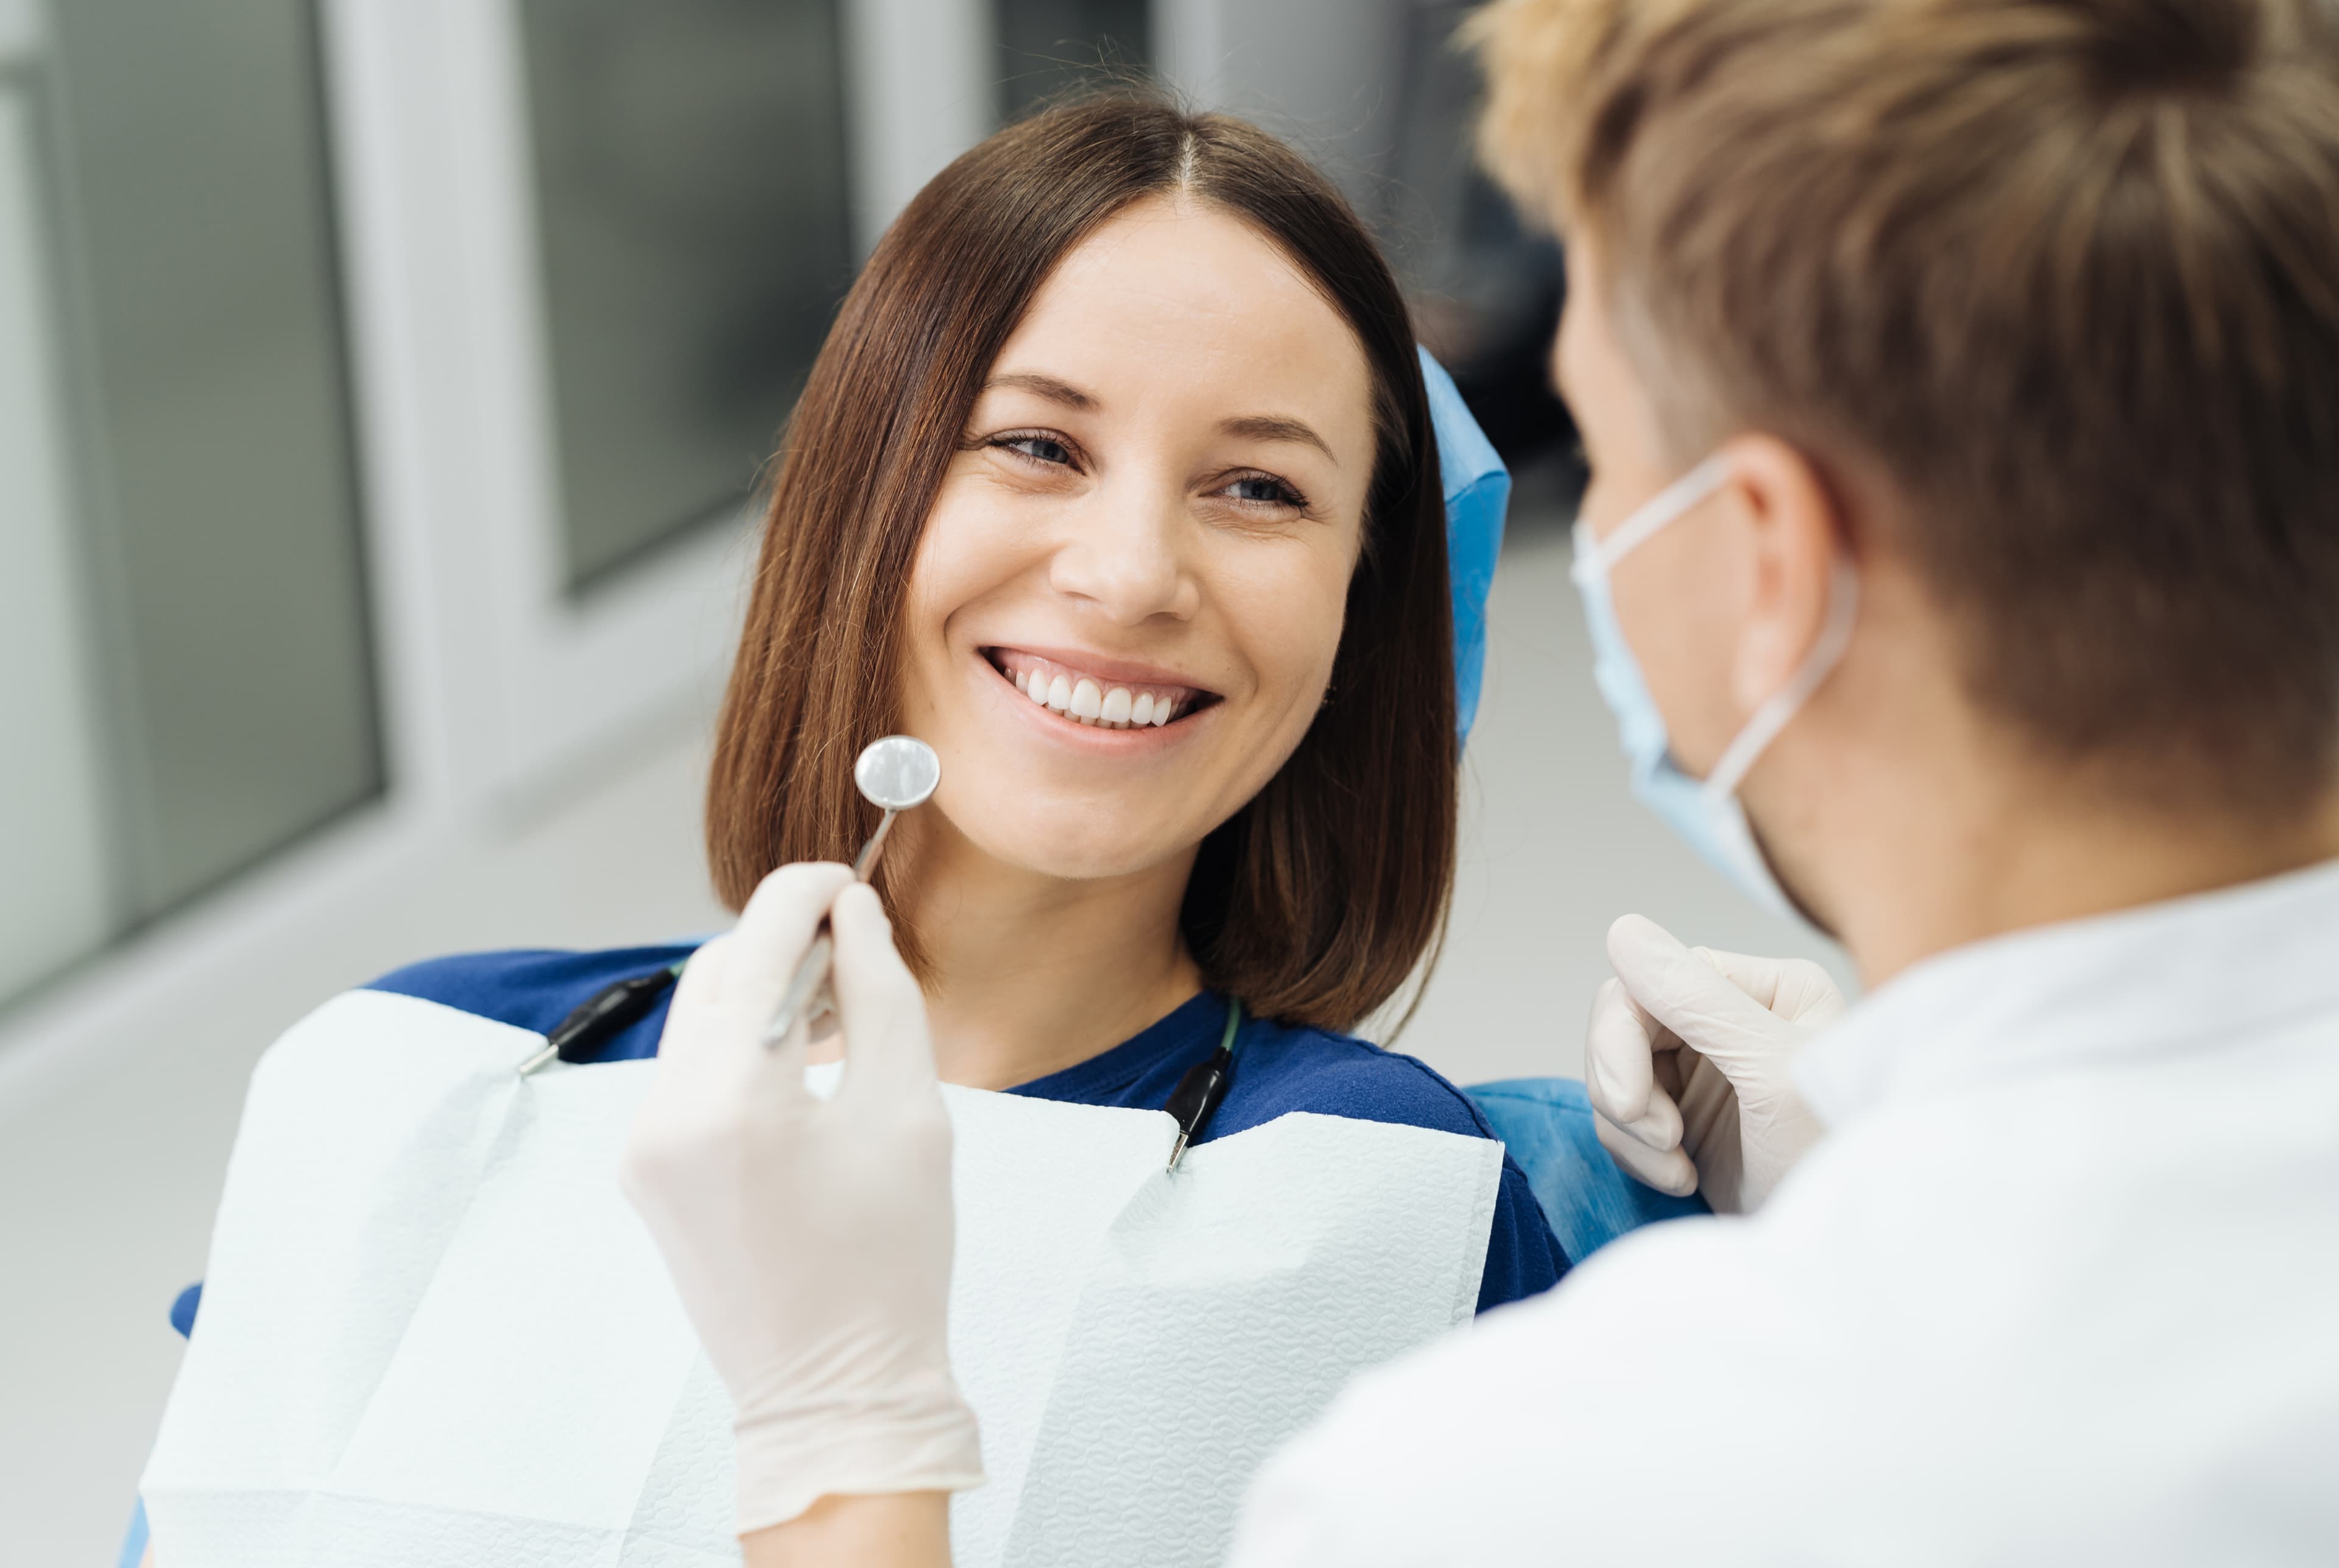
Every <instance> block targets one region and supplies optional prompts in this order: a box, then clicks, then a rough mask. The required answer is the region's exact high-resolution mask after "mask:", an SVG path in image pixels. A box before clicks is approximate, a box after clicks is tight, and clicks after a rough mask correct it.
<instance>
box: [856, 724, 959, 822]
mask: <svg viewBox="0 0 2339 1568" xmlns="http://www.w3.org/2000/svg"><path fill="white" fill-rule="evenodd" d="M853 782H854V784H859V785H860V786H861V796H862V798H863V799H864V800H865V801H867V802H868V803H869V804H872V805H873V806H880V807H883V809H884V810H886V811H908V810H909V809H910V808H911V807H912V806H920V805H923V804H926V797H928V796H929V795H931V794H933V793H934V786H935V785H936V784H940V783H942V782H943V759H942V758H940V757H938V756H936V755H935V754H934V748H933V747H932V746H930V745H927V744H926V743H925V742H923V741H922V740H913V739H912V738H911V737H910V736H908V735H887V736H886V737H885V738H884V739H883V740H875V741H871V742H870V743H869V744H868V745H865V746H864V747H863V748H862V749H861V756H860V759H859V760H858V761H856V762H855V763H854V764H853Z"/></svg>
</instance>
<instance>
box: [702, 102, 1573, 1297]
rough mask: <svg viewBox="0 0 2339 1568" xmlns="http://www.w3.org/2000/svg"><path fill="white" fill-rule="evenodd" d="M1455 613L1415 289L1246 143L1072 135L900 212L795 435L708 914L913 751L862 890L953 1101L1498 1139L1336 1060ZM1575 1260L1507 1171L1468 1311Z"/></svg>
mask: <svg viewBox="0 0 2339 1568" xmlns="http://www.w3.org/2000/svg"><path fill="white" fill-rule="evenodd" d="M1453 636H1454V634H1453V621H1452V612H1451V608H1450V601H1449V597H1448V593H1447V580H1446V528H1445V510H1444V505H1443V499H1442V492H1441V487H1440V483H1439V474H1438V468H1437V446H1436V436H1435V433H1434V431H1433V429H1432V427H1431V419H1430V413H1429V405H1428V401H1427V397H1426V391H1425V389H1424V384H1423V380H1422V372H1421V369H1420V360H1419V358H1418V356H1417V351H1416V348H1415V346H1414V340H1413V331H1412V326H1411V322H1410V321H1409V319H1408V317H1407V314H1406V307H1405V303H1404V300H1403V297H1402V296H1401V295H1400V293H1399V292H1398V290H1397V287H1396V281H1395V280H1394V279H1393V277H1392V276H1391V274H1390V272H1389V270H1388V267H1387V264H1386V262H1385V261H1383V260H1382V258H1381V256H1380V254H1379V252H1378V251H1377V250H1376V249H1375V247H1374V245H1373V242H1372V241H1371V240H1370V238H1369V237H1368V236H1367V234H1366V232H1365V231H1364V229H1363V226H1362V225H1361V224H1360V223H1359V222H1357V218H1356V215H1355V214H1354V212H1351V211H1350V210H1349V208H1348V207H1347V203H1346V202H1344V201H1343V200H1342V199H1341V198H1340V196H1339V194H1338V193H1337V192H1336V191H1335V190H1334V189H1333V187H1332V186H1331V184H1330V183H1329V182H1327V181H1326V180H1325V179H1324V178H1323V177H1322V175H1321V174H1319V173H1318V172H1317V171H1316V170H1315V169H1314V168H1312V167H1311V166H1310V165H1309V164H1308V163H1307V161H1306V160H1304V159H1302V158H1301V157H1299V156H1298V154H1296V153H1293V152H1292V151H1291V150H1290V149H1289V148H1288V147H1287V146H1285V145H1284V144H1283V143H1280V142H1278V141H1277V140H1276V139H1275V138H1273V137H1271V136H1269V135H1268V134H1266V133H1264V132H1261V131H1259V130H1258V129H1257V128H1256V127H1254V126H1251V125H1248V124H1247V123H1243V122H1241V121H1239V120H1234V119H1229V118H1228V117H1226V116H1223V115H1217V114H1201V115H1193V114H1187V113H1182V112H1181V111H1179V109H1177V108H1175V107H1173V106H1171V105H1169V104H1166V103H1163V102H1160V101H1158V100H1155V99H1151V98H1145V97H1135V98H1132V97H1114V98H1110V99H1105V100H1100V101H1097V102H1092V103H1088V104H1075V105H1070V106H1064V107H1060V108H1056V109H1052V110H1050V111H1047V112H1045V113H1041V114H1039V115H1037V116H1035V117H1033V118H1032V119H1030V120H1028V121H1025V122H1024V123H1021V124H1019V125H1016V126H1012V127H1011V128H1009V129H1008V130H1006V131H1002V132H1001V133H999V134H997V135H995V136H993V137H992V138H991V139H990V140H989V141H987V142H985V143H982V145H980V146H978V147H976V148H975V149H973V150H972V152H970V153H966V154H965V155H964V156H963V157H962V158H960V159H959V160H958V161H957V162H956V163H953V164H952V165H951V166H950V167H949V168H948V169H946V170H944V171H943V173H941V174H940V175H938V176H936V177H935V179H934V180H933V182H932V183H930V184H929V185H928V186H927V187H926V188H925V190H924V191H923V192H921V193H920V194H919V196H918V197H917V199H916V200H915V201H913V202H912V203H911V204H910V206H909V207H908V209H907V210H906V211H904V212H903V214H902V216H901V217H900V219H899V220H898V221H896V222H895V223H894V225H893V228H892V229H891V230H890V231H889V232H887V233H886V234H885V236H884V238H883V240H882V241H881V242H879V243H878V245H877V248H876V251H875V252H874V253H873V255H872V256H871V257H870V260H869V263H868V265H867V267H866V269H865V270H864V271H863V273H862V276H861V278H860V280H859V281H858V282H857V283H856V284H855V285H854V289H853V291H852V292H851V293H850V295H848V296H847V298H846V300H845V301H844V307H843V310H842V311H841V312H840V314H839V316H838V320H837V322H836V325H835V327H834V330H832V332H831V333H830V336H829V340H828V342H827V345H826V346H825V348H824V350H823V351H822V353H821V357H820V360H819V361H818V362H817V364H815V366H814V370H813V372H812V376H811V380H810V381H809V382H808V384H807V386H806V388H805V391H804V399H803V400H802V402H801V403H800V404H799V405H798V407H797V409H796V413H795V417H794V420H793V421H792V422H791V424H790V426H789V429H788V433H787V438H786V442H785V450H784V452H783V455H782V458H781V461H780V466H779V471H778V476H777V478H776V481H775V486H774V490H773V497H772V503H771V508H770V513H769V517H768V520H767V524H766V528H765V537H764V546H763V555H762V559H761V562H760V563H759V567H758V570H757V573H756V577H755V589H754V596H753V599H752V602H751V604H750V606H749V608H748V612H747V617H746V628H745V634H744V636H743V637H742V640H741V644H740V649H739V656H738V660H737V663H736V665H735V667H734V670H733V673H732V679H731V686H730V691H729V694H728V695H727V697H726V699H725V705H724V709H723V715H722V720H721V725H720V730H719V733H718V735H717V739H716V756H715V765H714V770H713V775H712V780H711V783H710V786H709V792H708V801H707V841H708V849H709V854H710V859H711V862H712V863H713V866H714V871H715V877H716V886H717V887H718V889H719V890H720V891H721V892H722V893H723V895H724V897H725V899H726V900H727V901H728V902H731V903H732V904H733V905H734V906H735V907H736V906H738V905H740V904H743V903H744V902H745V900H746V898H747V896H748V895H749V894H750V893H751V892H754V890H755V887H756V885H757V884H758V883H760V882H761V881H762V880H763V879H764V877H765V875H766V874H768V873H770V872H771V871H772V870H773V869H774V868H775V867H777V866H781V865H785V864H788V863H795V862H804V861H815V860H830V861H838V860H847V859H850V858H851V857H852V853H853V850H854V845H855V844H857V843H859V842H860V841H861V840H862V839H863V838H864V837H865V836H866V834H867V833H868V832H869V830H870V829H871V827H872V826H873V814H872V812H871V809H870V808H869V806H868V805H867V804H866V803H865V802H864V801H863V800H861V798H860V797H859V795H858V794H856V792H855V791H854V787H853V783H852V776H851V768H852V760H853V757H854V754H855V753H856V752H857V751H858V750H859V749H860V747H861V746H863V745H865V744H867V743H868V742H869V741H870V740H872V739H873V738H875V737H876V736H878V735H884V734H887V733H889V732H892V731H897V730H898V731H902V732H905V733H908V734H911V735H917V736H919V737H920V738H922V739H923V740H925V741H927V742H928V743H929V744H931V745H933V747H934V748H935V750H936V751H937V752H939V753H940V754H941V755H942V759H943V783H942V787H941V789H940V790H939V791H938V792H937V793H936V794H935V796H934V799H933V804H931V805H930V806H929V807H927V808H926V809H924V810H923V811H921V812H920V813H919V814H917V815H916V817H914V818H912V819H907V820H905V821H904V822H903V826H902V828H901V829H900V830H899V832H898V833H897V835H896V837H895V840H894V847H893V849H892V850H891V851H889V853H888V857H887V859H886V861H885V863H884V865H883V871H882V873H881V891H882V892H883V893H884V895H885V898H886V901H887V903H888V905H889V907H890V909H891V912H892V913H893V919H894V931H895V933H896V937H897V940H898V942H899V944H900V946H901V947H902V949H903V953H904V955H905V956H906V957H907V958H908V959H909V960H910V962H911V964H912V967H913V970H914V971H916V973H917V974H918V977H919V979H920V981H921V982H922V984H923V990H924V991H925V997H926V1003H927V1011H928V1013H929V1015H930V1017H931V1020H932V1022H933V1039H934V1051H935V1064H936V1067H937V1069H938V1070H939V1071H940V1073H941V1075H942V1077H943V1079H944V1080H948V1081H952V1082H956V1083H962V1084H969V1085H972V1086H976V1087H981V1088H989V1089H1000V1090H1010V1091H1012V1092H1015V1093H1019V1094H1024V1095H1030V1096H1035V1097H1040V1098H1046V1099H1052V1100H1073V1101H1078V1102H1081V1103H1088V1104H1105V1105H1125V1106H1138V1107H1142V1108H1145V1109H1160V1107H1161V1106H1162V1105H1163V1104H1164V1103H1165V1102H1166V1101H1167V1100H1169V1096H1170V1094H1171V1092H1172V1090H1174V1089H1175V1087H1176V1086H1177V1084H1178V1083H1179V1080H1180V1078H1181V1077H1182V1076H1183V1075H1184V1073H1185V1072H1186V1071H1187V1070H1189V1069H1190V1068H1192V1067H1194V1066H1195V1065H1196V1064H1197V1063H1198V1062H1200V1061H1202V1060H1206V1059H1208V1058H1209V1056H1210V1055H1211V1053H1212V1052H1213V1051H1214V1050H1217V1049H1218V1048H1219V1042H1220V1040H1221V1038H1222V1036H1223V1034H1224V1026H1226V1025H1227V1023H1228V1021H1229V1020H1230V1019H1232V1018H1237V1017H1246V1016H1247V1019H1248V1021H1245V1022H1243V1023H1242V1024H1241V1027H1240V1029H1239V1033H1238V1034H1237V1035H1236V1036H1235V1037H1233V1038H1232V1039H1231V1040H1229V1043H1230V1044H1232V1045H1234V1046H1235V1047H1236V1049H1237V1050H1238V1052H1239V1058H1240V1062H1241V1066H1240V1068H1239V1070H1237V1071H1236V1072H1235V1073H1234V1075H1233V1082H1232V1087H1231V1088H1230V1089H1229V1090H1228V1093H1227V1098H1226V1100H1224V1102H1223V1103H1222V1104H1221V1105H1220V1106H1219V1109H1218V1112H1217V1114H1216V1117H1215V1119H1213V1120H1212V1122H1211V1123H1210V1126H1209V1129H1208V1131H1207V1134H1206V1136H1223V1135H1225V1134H1228V1133H1231V1132H1236V1131H1239V1130H1241V1129H1243V1128H1246V1127H1250V1126H1256V1125H1258V1124H1260V1123H1262V1122H1265V1121H1268V1120H1271V1119H1274V1118H1276V1117H1278V1116H1280V1115H1282V1114H1284V1113H1286V1112H1289V1111H1295V1110H1299V1111H1315V1112H1318V1113H1324V1114H1332V1115H1343V1116H1350V1117H1357V1118H1362V1119H1369V1120H1378V1121H1394V1122H1405V1123H1411V1124H1414V1125H1418V1126H1425V1127H1431V1128H1436V1129H1441V1130H1445V1131H1449V1132H1460V1133H1466V1134H1471V1135H1475V1136H1480V1137H1484V1136H1488V1133H1487V1129H1486V1127H1485V1123H1484V1121H1483V1120H1482V1119H1480V1118H1479V1117H1478V1115H1477V1112H1476V1111H1475V1109H1474V1108H1473V1107H1472V1106H1471V1104H1470V1102H1469V1101H1468V1100H1466V1099H1464V1098H1463V1096H1462V1095H1461V1094H1460V1093H1459V1092H1458V1091H1456V1090H1454V1089H1453V1088H1452V1086H1451V1085H1449V1084H1447V1083H1446V1082H1445V1080H1442V1079H1440V1078H1438V1077H1437V1076H1436V1074H1435V1073H1433V1072H1431V1071H1430V1070H1428V1069H1427V1068H1426V1067H1424V1066H1423V1065H1422V1064H1421V1063H1419V1062H1417V1061H1416V1060H1413V1059H1411V1058H1409V1057H1404V1056H1399V1055H1396V1054H1395V1053H1393V1052H1389V1051H1386V1050H1381V1049H1379V1048H1377V1047H1375V1046H1372V1045H1369V1044H1367V1043H1366V1042H1364V1041H1362V1040H1354V1039H1350V1038H1348V1037H1347V1035H1346V1034H1345V1032H1341V1031H1348V1030H1351V1029H1354V1028H1355V1027H1357V1024H1358V1023H1359V1022H1360V1021H1362V1020H1364V1019H1365V1018H1366V1017H1367V1016H1368V1015H1370V1014H1372V1013H1373V1012H1374V1011H1376V1010H1377V1009H1379V1008H1381V1007H1382V1006H1383V1005H1384V1004H1386V1003H1387V1002H1389V1001H1390V999H1391V998H1393V997H1396V996H1397V995H1398V994H1399V993H1400V991H1402V990H1403V988H1404V986H1405V984H1406V981H1407V978H1408V977H1409V976H1411V975H1413V974H1414V973H1415V972H1416V970H1417V969H1418V967H1419V966H1420V964H1421V961H1422V959H1423V957H1424V955H1425V954H1426V953H1427V952H1429V951H1430V950H1431V948H1432V945H1433V944H1434V943H1435V942H1436V936H1437V932H1438V930H1439V927H1440V924H1441V922H1442V921H1443V919H1444V916H1445V911H1446V900H1447V895H1448V892H1449V889H1450V886H1451V883H1452V877H1453V861H1454V830H1455V807H1456V762H1457V757H1456V743H1455V739H1454V735H1455V675H1454V651H1453V650H1454V641H1453ZM1565 1267H1566V1259H1565V1257H1564V1256H1563V1255H1562V1254H1561V1252H1560V1250H1559V1247H1558V1245H1557V1243H1556V1242H1554V1240H1553V1239H1552V1237H1551V1233H1550V1229H1549V1228H1548V1226H1547V1225H1546V1224H1545V1221H1544V1218H1543V1215H1542V1213H1541V1211H1540V1210H1539V1209H1538V1208H1536V1207H1535V1201H1534V1198H1533V1197H1532V1195H1531V1194H1530V1193H1529V1191H1528V1189H1527V1188H1526V1184H1525V1178H1524V1177H1523V1176H1521V1175H1520V1174H1519V1172H1518V1171H1517V1169H1516V1168H1515V1167H1512V1168H1510V1169H1507V1170H1506V1172H1505V1179H1504V1183H1503V1192H1502V1198H1501V1202H1500V1204H1499V1205H1498V1208H1497V1212H1496V1215H1495V1225H1494V1232H1493V1238H1492V1241H1491V1244H1490V1247H1489V1251H1488V1256H1487V1262H1486V1266H1485V1276H1484V1279H1483V1281H1482V1288H1481V1291H1480V1296H1479V1299H1480V1303H1481V1305H1482V1306H1492V1305H1494V1304H1495V1303H1497V1302H1501V1301H1505V1300H1510V1299H1513V1298H1515V1297H1518V1296H1522V1295H1526V1294H1530V1293H1532V1292H1534V1291H1536V1290H1540V1289H1542V1288H1544V1287H1545V1286H1547V1285H1549V1284H1551V1283H1552V1282H1553V1281H1554V1279H1556V1277H1558V1275H1559V1273H1560V1272H1561V1271H1562V1270H1563V1269H1564V1268H1565Z"/></svg>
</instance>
